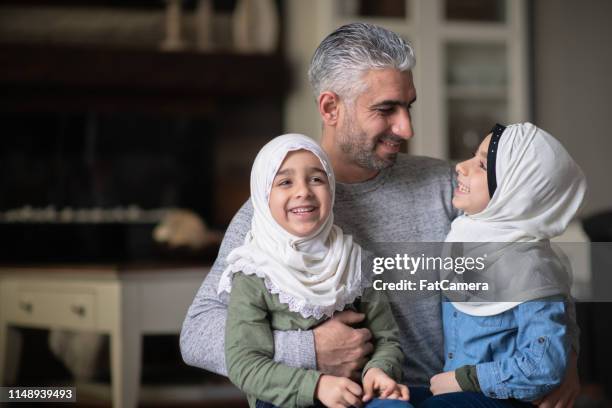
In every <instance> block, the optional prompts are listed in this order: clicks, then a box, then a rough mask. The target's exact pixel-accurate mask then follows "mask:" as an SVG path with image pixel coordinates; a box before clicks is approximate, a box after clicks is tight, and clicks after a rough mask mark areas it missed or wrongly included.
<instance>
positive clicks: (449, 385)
mask: <svg viewBox="0 0 612 408" xmlns="http://www.w3.org/2000/svg"><path fill="white" fill-rule="evenodd" d="M429 382H430V383H431V386H430V387H429V390H430V391H431V393H432V394H433V395H438V394H446V393H449V392H460V391H461V387H460V386H459V383H458V382H457V379H456V378H455V372H454V371H445V372H443V373H440V374H436V375H434V376H433V377H431V380H429Z"/></svg>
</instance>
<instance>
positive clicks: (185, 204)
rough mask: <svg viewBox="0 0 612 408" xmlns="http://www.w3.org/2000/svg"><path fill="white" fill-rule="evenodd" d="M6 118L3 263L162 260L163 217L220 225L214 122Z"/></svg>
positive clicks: (0, 185)
mask: <svg viewBox="0 0 612 408" xmlns="http://www.w3.org/2000/svg"><path fill="white" fill-rule="evenodd" d="M0 121H1V123H2V126H3V133H4V136H5V137H4V138H3V147H2V149H1V150H0V191H1V192H2V193H1V194H0V211H1V212H2V219H1V220H0V222H1V228H2V231H3V232H2V234H0V246H1V247H2V248H3V250H2V251H0V261H5V262H50V261H51V262H64V261H66V262H71V261H84V262H95V261H111V262H119V261H137V260H151V259H156V258H157V257H158V256H159V255H160V254H161V253H162V252H160V251H159V248H157V245H156V244H155V243H154V241H153V239H152V231H153V228H154V226H155V224H156V223H157V221H158V218H159V214H161V213H162V212H161V211H162V210H164V209H169V208H186V209H189V210H191V211H193V212H195V213H196V214H197V215H199V216H200V217H202V219H204V220H208V222H209V223H210V222H211V221H213V222H214V220H215V219H216V217H215V214H214V213H215V208H214V200H213V199H212V197H211V196H212V192H213V190H214V188H215V160H216V158H217V156H216V154H215V137H214V130H215V129H214V124H213V123H211V121H209V120H206V119H203V118H201V117H196V116H188V115H185V116H180V115H168V116H163V115H158V114H156V115H153V114H142V113H132V112H121V113H95V112H87V113H45V112H27V113H24V112H12V113H11V112H3V113H0ZM212 227H221V226H219V225H212Z"/></svg>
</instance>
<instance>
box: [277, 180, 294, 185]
mask: <svg viewBox="0 0 612 408" xmlns="http://www.w3.org/2000/svg"><path fill="white" fill-rule="evenodd" d="M276 185H277V186H289V185H291V180H288V179H284V180H281V181H279V182H278V183H276Z"/></svg>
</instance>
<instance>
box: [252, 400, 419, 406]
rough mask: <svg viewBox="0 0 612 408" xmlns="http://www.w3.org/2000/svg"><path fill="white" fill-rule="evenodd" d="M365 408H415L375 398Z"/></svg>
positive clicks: (263, 404) (406, 404)
mask: <svg viewBox="0 0 612 408" xmlns="http://www.w3.org/2000/svg"><path fill="white" fill-rule="evenodd" d="M255 407H256V408H277V407H275V406H274V405H272V404H270V403H269V402H263V401H257V404H256V405H255ZM314 408H324V405H323V404H320V403H317V404H316V405H315V406H314ZM364 408H414V407H413V406H412V405H411V404H410V403H409V402H406V401H399V400H391V399H378V398H374V399H373V400H372V401H370V402H368V403H367V404H365V406H364Z"/></svg>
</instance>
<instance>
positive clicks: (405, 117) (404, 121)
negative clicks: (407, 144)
mask: <svg viewBox="0 0 612 408" xmlns="http://www.w3.org/2000/svg"><path fill="white" fill-rule="evenodd" d="M391 131H392V132H393V134H394V135H397V136H399V137H401V138H402V139H404V140H408V139H410V138H411V137H412V136H414V131H413V130H412V117H411V116H410V111H409V110H408V109H398V112H397V114H396V115H395V118H394V123H393V126H392V127H391Z"/></svg>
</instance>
